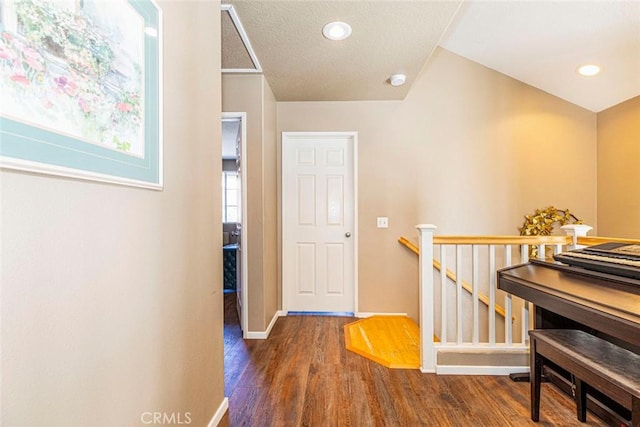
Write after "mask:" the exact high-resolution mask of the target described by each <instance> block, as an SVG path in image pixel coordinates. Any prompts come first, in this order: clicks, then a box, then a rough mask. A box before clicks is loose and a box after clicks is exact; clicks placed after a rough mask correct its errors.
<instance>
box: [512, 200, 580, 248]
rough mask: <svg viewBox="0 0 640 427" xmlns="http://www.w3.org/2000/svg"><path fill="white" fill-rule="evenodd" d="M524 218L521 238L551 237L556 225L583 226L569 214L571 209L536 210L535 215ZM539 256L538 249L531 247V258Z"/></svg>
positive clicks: (550, 208)
mask: <svg viewBox="0 0 640 427" xmlns="http://www.w3.org/2000/svg"><path fill="white" fill-rule="evenodd" d="M524 218H525V221H524V224H523V225H522V227H521V228H520V235H521V236H550V235H551V233H553V229H554V226H555V225H560V226H563V225H567V224H582V221H581V220H580V219H578V218H577V217H576V216H575V215H574V214H572V213H571V212H569V209H557V208H554V207H553V206H549V207H546V208H544V209H536V211H535V213H534V214H533V215H525V216H524ZM537 256H538V248H537V247H536V246H531V247H530V248H529V257H530V258H535V257H537Z"/></svg>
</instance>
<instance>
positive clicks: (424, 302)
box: [416, 224, 437, 372]
mask: <svg viewBox="0 0 640 427" xmlns="http://www.w3.org/2000/svg"><path fill="white" fill-rule="evenodd" d="M416 228H417V229H418V230H419V231H420V297H419V300H420V370H421V371H422V372H435V371H436V357H435V346H434V343H433V329H434V327H433V320H434V308H433V304H434V299H433V232H434V230H435V229H436V228H437V227H436V226H435V225H433V224H420V225H418V226H416Z"/></svg>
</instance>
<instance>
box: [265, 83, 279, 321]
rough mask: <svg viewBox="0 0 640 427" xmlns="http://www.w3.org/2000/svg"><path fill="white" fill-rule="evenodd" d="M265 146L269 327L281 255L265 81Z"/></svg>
mask: <svg viewBox="0 0 640 427" xmlns="http://www.w3.org/2000/svg"><path fill="white" fill-rule="evenodd" d="M263 82H264V85H263V98H262V102H263V106H264V109H263V135H262V138H263V144H262V155H263V157H262V158H263V165H262V177H263V194H264V196H263V203H264V205H263V206H264V223H263V224H264V239H263V242H262V243H263V254H264V265H263V268H264V310H265V312H264V322H265V326H268V325H269V323H270V322H271V320H272V319H273V316H274V315H275V314H276V312H277V311H278V307H279V305H278V296H279V292H280V286H279V283H280V282H279V280H278V272H279V269H280V256H279V252H278V240H279V234H278V199H277V191H278V189H277V178H278V169H277V166H276V165H277V142H278V138H277V134H276V111H277V107H276V98H275V96H274V95H273V92H272V91H271V88H270V87H269V84H268V83H267V81H266V80H263Z"/></svg>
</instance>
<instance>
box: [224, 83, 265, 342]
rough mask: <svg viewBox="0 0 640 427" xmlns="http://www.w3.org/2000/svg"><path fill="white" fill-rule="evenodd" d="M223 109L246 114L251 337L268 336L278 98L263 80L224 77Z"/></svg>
mask: <svg viewBox="0 0 640 427" xmlns="http://www.w3.org/2000/svg"><path fill="white" fill-rule="evenodd" d="M222 109H223V111H227V112H246V113H247V123H246V127H247V181H248V182H247V185H246V191H247V205H248V206H247V217H248V218H247V219H248V224H246V229H245V231H246V232H247V241H248V245H247V246H248V248H247V258H248V270H249V271H248V275H249V277H248V280H247V286H248V292H247V294H248V308H247V311H248V317H249V327H248V330H249V332H264V331H265V330H266V328H267V326H268V325H269V322H271V319H272V318H273V316H274V315H275V314H276V311H277V300H276V296H277V277H276V265H277V253H276V251H277V247H276V240H275V238H276V237H277V233H276V220H275V218H276V211H275V208H276V207H275V203H276V201H275V191H276V188H275V174H276V171H275V150H276V138H275V98H274V96H273V93H272V92H271V89H270V88H269V85H268V84H267V82H266V80H265V79H264V77H263V76H262V75H251V74H250V75H241V74H225V75H224V76H223V77H222Z"/></svg>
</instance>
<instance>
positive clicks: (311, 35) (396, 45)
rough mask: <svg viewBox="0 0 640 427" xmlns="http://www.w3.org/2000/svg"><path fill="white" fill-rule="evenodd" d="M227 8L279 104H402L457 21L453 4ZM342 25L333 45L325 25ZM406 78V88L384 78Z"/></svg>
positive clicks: (253, 2) (244, 2) (251, 0)
mask: <svg viewBox="0 0 640 427" xmlns="http://www.w3.org/2000/svg"><path fill="white" fill-rule="evenodd" d="M225 3H228V4H232V5H233V7H234V8H235V10H236V11H237V14H238V16H239V18H240V20H241V22H242V25H243V26H244V29H245V30H246V32H247V35H248V36H249V39H250V41H251V44H252V45H253V48H254V49H255V52H256V54H257V56H258V59H259V61H260V64H261V66H262V69H263V72H264V75H265V77H266V79H267V81H268V82H269V85H270V86H271V89H272V90H273V92H274V94H275V96H276V99H277V100H278V101H310V100H313V101H348V100H373V99H403V98H404V97H405V96H406V94H407V92H408V91H409V89H410V87H411V84H412V83H413V81H414V80H415V78H416V76H417V75H418V74H419V73H420V70H421V69H422V67H423V66H424V64H425V62H426V60H427V59H428V58H429V56H430V55H431V53H432V52H433V50H434V49H435V47H436V46H437V44H438V41H439V40H440V38H441V36H442V34H443V32H444V30H445V29H446V27H447V25H448V24H449V23H450V22H451V19H452V18H453V16H454V15H455V12H456V10H457V8H458V7H459V2H457V1H381V0H377V1H311V0H297V1H265V0H235V1H229V2H225ZM338 20H341V21H345V22H347V23H349V24H350V25H351V27H352V29H353V33H352V35H351V37H350V38H348V39H346V40H343V41H339V42H335V41H329V40H327V39H325V38H324V37H323V36H322V27H323V26H324V25H325V24H326V23H328V22H332V21H338ZM399 72H400V73H405V74H406V75H407V83H406V84H405V85H404V86H401V87H393V86H391V85H390V84H389V82H388V79H389V77H390V76H391V75H392V74H394V73H399Z"/></svg>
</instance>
